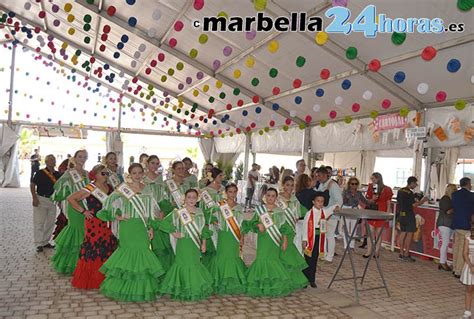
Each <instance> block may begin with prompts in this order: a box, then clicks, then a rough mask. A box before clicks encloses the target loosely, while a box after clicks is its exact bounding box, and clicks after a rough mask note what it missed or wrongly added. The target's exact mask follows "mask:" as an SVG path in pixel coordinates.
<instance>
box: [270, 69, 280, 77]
mask: <svg viewBox="0 0 474 319" xmlns="http://www.w3.org/2000/svg"><path fill="white" fill-rule="evenodd" d="M268 75H270V77H271V78H275V77H276V76H277V75H278V70H277V69H275V68H271V69H270V72H269V73H268Z"/></svg>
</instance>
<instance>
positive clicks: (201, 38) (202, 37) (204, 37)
mask: <svg viewBox="0 0 474 319" xmlns="http://www.w3.org/2000/svg"><path fill="white" fill-rule="evenodd" d="M207 40H209V37H208V36H207V34H201V35H200V36H199V39H198V41H199V43H200V44H205V43H206V42H207Z"/></svg>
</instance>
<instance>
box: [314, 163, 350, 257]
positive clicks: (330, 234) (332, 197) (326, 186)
mask: <svg viewBox="0 0 474 319" xmlns="http://www.w3.org/2000/svg"><path fill="white" fill-rule="evenodd" d="M316 174H317V176H318V180H319V181H320V184H319V185H318V187H317V188H316V191H318V192H325V193H326V194H327V195H328V197H329V200H328V201H327V203H325V204H326V205H325V206H324V207H332V206H339V207H342V202H343V200H342V190H341V188H340V187H339V185H338V184H337V183H336V182H334V181H333V180H331V179H330V176H329V173H328V170H327V168H325V167H320V168H318V170H317V171H316ZM336 228H337V218H336V217H335V216H331V217H330V218H329V219H328V221H327V232H326V247H327V248H326V252H327V253H326V256H325V259H326V261H328V262H332V259H333V258H334V251H335V249H336Z"/></svg>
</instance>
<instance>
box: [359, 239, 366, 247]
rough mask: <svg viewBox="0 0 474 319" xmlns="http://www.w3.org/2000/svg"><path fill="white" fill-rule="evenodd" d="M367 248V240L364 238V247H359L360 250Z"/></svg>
mask: <svg viewBox="0 0 474 319" xmlns="http://www.w3.org/2000/svg"><path fill="white" fill-rule="evenodd" d="M365 247H367V238H364V241H363V242H362V245H360V246H359V248H365Z"/></svg>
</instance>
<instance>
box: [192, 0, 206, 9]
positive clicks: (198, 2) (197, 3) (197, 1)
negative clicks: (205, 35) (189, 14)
mask: <svg viewBox="0 0 474 319" xmlns="http://www.w3.org/2000/svg"><path fill="white" fill-rule="evenodd" d="M193 6H194V9H196V10H197V11H199V10H201V9H202V8H203V7H204V0H194V4H193Z"/></svg>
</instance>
